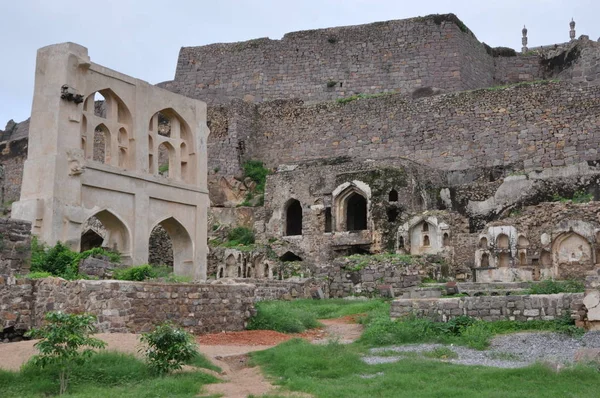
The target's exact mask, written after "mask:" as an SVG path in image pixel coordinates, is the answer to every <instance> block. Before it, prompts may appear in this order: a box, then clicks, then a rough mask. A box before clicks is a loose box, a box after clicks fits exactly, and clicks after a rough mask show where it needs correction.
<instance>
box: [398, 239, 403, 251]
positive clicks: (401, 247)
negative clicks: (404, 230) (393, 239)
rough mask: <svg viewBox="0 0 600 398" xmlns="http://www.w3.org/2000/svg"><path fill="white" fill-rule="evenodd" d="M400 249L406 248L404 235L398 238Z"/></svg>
mask: <svg viewBox="0 0 600 398" xmlns="http://www.w3.org/2000/svg"><path fill="white" fill-rule="evenodd" d="M398 249H404V237H403V236H401V237H399V238H398Z"/></svg>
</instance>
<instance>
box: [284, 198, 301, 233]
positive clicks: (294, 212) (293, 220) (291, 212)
mask: <svg viewBox="0 0 600 398" xmlns="http://www.w3.org/2000/svg"><path fill="white" fill-rule="evenodd" d="M285 235H286V236H294V235H302V205H300V202H299V201H298V200H296V199H290V200H289V201H288V202H287V204H286V206H285Z"/></svg>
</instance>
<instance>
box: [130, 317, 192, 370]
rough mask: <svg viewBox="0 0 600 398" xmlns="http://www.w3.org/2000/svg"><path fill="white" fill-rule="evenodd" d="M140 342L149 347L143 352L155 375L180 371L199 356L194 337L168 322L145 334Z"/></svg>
mask: <svg viewBox="0 0 600 398" xmlns="http://www.w3.org/2000/svg"><path fill="white" fill-rule="evenodd" d="M140 341H141V342H142V343H143V344H145V345H146V346H147V347H146V348H143V349H142V350H141V351H142V352H143V353H144V355H145V356H146V360H147V362H148V366H149V367H150V369H151V371H152V372H153V373H155V374H167V373H171V372H172V371H174V370H179V369H181V367H182V366H183V365H184V364H186V363H189V362H190V361H192V360H194V359H195V358H196V357H197V356H198V355H199V354H198V351H197V349H196V343H195V342H194V336H192V335H191V334H189V333H188V332H186V331H185V330H183V329H181V328H178V327H176V326H173V325H172V324H171V323H168V322H166V323H163V324H162V325H159V326H157V327H156V328H155V329H154V330H153V331H152V332H149V333H143V334H142V337H141V338H140Z"/></svg>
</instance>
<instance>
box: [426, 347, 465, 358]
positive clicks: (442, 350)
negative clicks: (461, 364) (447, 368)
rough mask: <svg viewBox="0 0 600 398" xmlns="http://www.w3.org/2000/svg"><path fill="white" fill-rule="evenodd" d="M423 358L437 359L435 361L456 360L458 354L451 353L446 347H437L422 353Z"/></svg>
mask: <svg viewBox="0 0 600 398" xmlns="http://www.w3.org/2000/svg"><path fill="white" fill-rule="evenodd" d="M423 356H424V357H426V358H437V359H456V358H458V354H457V353H456V352H454V351H452V350H451V349H450V348H448V347H438V348H434V349H433V350H431V351H424V352H423Z"/></svg>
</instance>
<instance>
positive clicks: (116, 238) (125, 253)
mask: <svg viewBox="0 0 600 398" xmlns="http://www.w3.org/2000/svg"><path fill="white" fill-rule="evenodd" d="M92 217H93V218H95V219H96V220H98V221H99V222H100V223H101V224H102V227H103V228H104V231H105V236H104V238H103V243H102V246H104V247H108V248H109V249H111V250H114V251H116V252H119V253H120V254H121V261H122V262H123V264H130V263H131V232H130V230H129V227H128V226H127V225H126V224H125V222H124V221H123V220H122V219H121V218H120V217H119V216H117V215H116V214H115V213H114V212H112V211H111V210H106V209H105V210H101V211H99V212H97V213H96V214H94V215H93V216H91V217H89V218H88V219H91V218H92ZM83 225H86V224H85V223H84V224H83ZM88 231H89V229H88V230H86V231H82V236H83V235H84V234H85V233H87V232H88ZM80 242H81V240H80ZM83 244H85V242H83ZM80 250H83V246H82V243H80Z"/></svg>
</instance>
